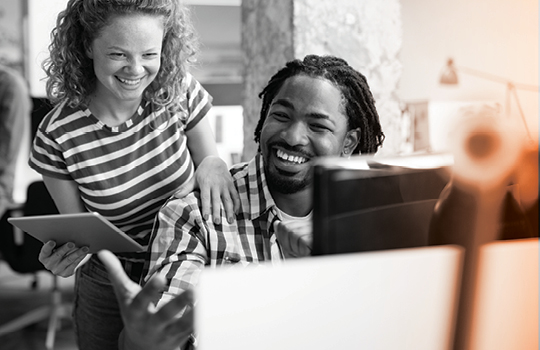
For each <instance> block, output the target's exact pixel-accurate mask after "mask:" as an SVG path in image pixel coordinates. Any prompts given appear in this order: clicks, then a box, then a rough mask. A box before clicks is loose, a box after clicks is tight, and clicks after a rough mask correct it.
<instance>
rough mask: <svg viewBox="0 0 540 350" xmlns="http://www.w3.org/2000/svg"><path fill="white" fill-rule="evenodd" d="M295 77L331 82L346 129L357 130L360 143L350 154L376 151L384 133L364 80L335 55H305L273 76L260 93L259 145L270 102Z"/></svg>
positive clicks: (373, 101)
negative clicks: (340, 98)
mask: <svg viewBox="0 0 540 350" xmlns="http://www.w3.org/2000/svg"><path fill="white" fill-rule="evenodd" d="M296 75H307V76H309V77H313V78H324V79H327V80H328V81H330V82H332V84H334V85H335V86H336V87H337V88H338V89H339V90H340V91H341V93H342V95H343V99H344V101H343V103H344V107H345V114H346V115H347V117H348V130H352V129H356V128H358V129H360V140H359V143H358V146H357V147H356V148H355V149H354V150H353V153H360V154H369V153H375V152H377V149H378V148H379V147H380V146H381V145H382V143H383V141H384V133H383V131H382V128H381V124H380V122H379V114H378V113H377V109H376V108H375V100H374V99H373V95H372V94H371V91H370V89H369V85H368V83H367V80H366V78H365V77H364V76H363V75H362V74H361V73H359V72H358V71H356V70H355V69H354V68H352V67H351V66H349V64H348V63H347V62H346V61H345V60H343V59H341V58H338V57H334V56H317V55H308V56H306V57H305V58H304V59H303V60H299V59H296V60H292V61H290V62H287V64H286V65H285V67H284V68H282V69H281V70H279V71H278V72H277V73H276V74H274V76H273V77H272V78H271V79H270V81H269V82H268V85H266V87H265V88H264V89H263V90H262V92H261V93H260V94H259V98H262V108H261V114H260V119H259V123H258V124H257V127H256V128H255V142H257V143H259V140H260V138H261V131H262V127H263V125H264V121H265V120H266V116H267V114H268V110H269V108H270V104H271V103H272V100H273V99H274V97H276V95H277V94H278V92H279V90H280V89H281V87H282V86H283V83H284V82H285V81H286V80H287V79H288V78H290V77H293V76H296Z"/></svg>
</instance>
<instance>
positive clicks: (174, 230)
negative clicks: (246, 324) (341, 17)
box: [100, 55, 384, 348]
mask: <svg viewBox="0 0 540 350" xmlns="http://www.w3.org/2000/svg"><path fill="white" fill-rule="evenodd" d="M259 96H260V97H261V98H262V99H263V104H262V109H261V115H260V120H259V123H258V125H257V128H256V130H255V141H256V142H257V143H259V150H258V153H257V155H256V156H255V157H254V158H253V159H252V160H251V161H250V162H248V163H243V164H238V165H236V166H234V167H233V168H232V169H231V174H232V176H233V180H234V184H235V186H236V188H237V190H238V193H239V195H240V201H241V205H240V210H239V211H238V213H237V214H236V221H235V222H233V223H228V222H227V220H224V219H223V218H222V220H221V224H219V225H217V224H214V220H203V218H202V214H201V209H200V199H199V195H198V193H196V192H194V193H192V194H190V195H188V196H187V197H183V198H181V196H173V197H172V198H170V199H169V201H168V202H167V203H166V204H165V205H164V206H163V207H162V208H161V210H160V212H159V214H158V216H157V218H156V222H155V226H154V231H153V234H152V238H151V242H150V245H149V247H150V248H149V249H150V252H149V254H151V257H150V259H149V261H150V265H149V267H148V269H147V274H146V278H145V281H144V282H145V283H146V282H148V281H149V280H150V278H151V277H153V276H158V278H156V279H153V281H151V282H150V283H148V284H146V286H145V287H144V289H143V291H142V292H139V291H140V287H139V286H135V285H134V284H132V283H131V282H129V280H125V279H122V277H119V278H115V277H114V276H121V275H122V271H121V270H119V265H117V264H116V266H117V268H116V269H114V268H113V266H115V265H112V264H111V262H110V261H109V260H110V259H111V257H112V256H111V255H109V254H103V253H102V254H101V255H100V256H101V258H102V259H103V260H104V261H105V262H106V265H107V266H108V268H109V269H110V274H111V275H112V277H111V278H112V279H113V280H116V283H115V284H116V286H117V295H118V297H119V298H120V304H121V305H123V316H124V324H125V327H126V328H125V332H124V338H125V342H124V343H123V344H124V345H125V347H126V348H139V347H140V348H147V346H150V345H153V346H157V344H158V343H159V344H163V346H159V347H158V348H162V347H163V348H167V346H166V345H167V344H175V342H177V343H176V344H178V343H180V344H184V343H185V339H187V338H186V337H185V334H189V332H191V329H190V326H189V324H190V320H189V318H190V317H192V315H191V312H187V313H186V314H184V317H182V318H177V317H176V318H175V317H174V315H175V314H176V313H177V311H178V310H180V309H182V308H183V307H184V306H185V305H186V303H189V295H190V293H189V292H188V293H185V291H187V290H190V289H191V288H192V287H193V286H194V285H195V284H196V283H197V281H198V277H199V274H200V272H201V271H202V269H203V268H204V267H205V266H210V267H218V266H222V265H230V264H242V265H248V264H254V263H255V264H257V263H259V262H262V261H272V262H279V261H280V260H282V259H284V258H289V257H299V256H307V255H309V253H310V249H311V248H310V243H311V211H312V204H313V203H312V191H313V188H312V172H311V165H312V162H313V159H315V158H316V157H321V156H339V155H340V156H343V157H348V156H350V155H351V154H353V153H356V154H358V153H362V154H368V153H375V152H376V151H377V149H378V148H379V146H381V144H382V141H383V139H384V135H383V133H382V130H381V126H380V123H379V117H378V114H377V111H376V109H375V103H374V100H373V96H372V94H371V92H370V90H369V87H368V84H367V82H366V79H365V78H364V76H363V75H361V74H360V73H358V72H357V71H355V70H354V69H353V68H352V67H350V66H349V65H348V64H347V62H345V61H344V60H342V59H339V58H336V57H333V56H324V57H320V56H315V55H310V56H307V57H305V58H304V59H303V60H294V61H291V62H288V63H287V65H286V66H285V67H284V68H282V69H281V70H280V71H278V72H277V73H276V74H275V75H274V76H273V77H272V78H271V79H270V81H269V83H268V85H267V86H266V87H265V88H264V90H263V91H262V92H261V93H260V95H259ZM222 215H225V213H224V212H223V211H222ZM112 270H116V271H112ZM156 280H159V281H161V282H160V283H158V282H156ZM123 281H124V282H125V283H124V282H123ZM161 283H163V284H164V285H165V286H164V287H163V286H162V285H161ZM126 284H127V285H126ZM153 293H156V294H158V295H159V296H158V301H157V302H158V305H157V306H158V309H159V310H160V311H158V312H154V311H152V310H151V308H150V309H149V308H148V303H149V302H150V299H152V298H153V296H152V295H153ZM135 295H137V296H136V297H135ZM171 300H172V301H173V302H171ZM173 323H174V324H175V325H174V326H173ZM178 327H182V328H181V329H182V332H179V330H178V329H179V328H178ZM180 333H182V334H180ZM180 339H182V340H180Z"/></svg>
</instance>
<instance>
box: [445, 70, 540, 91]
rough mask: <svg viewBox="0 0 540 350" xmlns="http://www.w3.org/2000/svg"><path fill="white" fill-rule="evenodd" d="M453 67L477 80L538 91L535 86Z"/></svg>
mask: <svg viewBox="0 0 540 350" xmlns="http://www.w3.org/2000/svg"><path fill="white" fill-rule="evenodd" d="M455 67H456V69H457V70H458V71H460V72H463V73H466V74H469V75H474V76H477V77H479V78H484V79H488V80H491V81H496V82H499V83H503V84H506V85H509V84H511V85H512V86H513V87H515V88H516V89H520V90H531V91H538V86H535V85H529V84H521V83H514V82H512V81H511V80H508V79H506V78H503V77H500V76H497V75H494V74H490V73H486V72H482V71H479V70H476V69H472V68H468V67H463V66H455Z"/></svg>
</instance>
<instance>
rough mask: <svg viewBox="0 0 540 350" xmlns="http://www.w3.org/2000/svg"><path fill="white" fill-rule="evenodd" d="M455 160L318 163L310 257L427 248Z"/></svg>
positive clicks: (430, 157) (326, 160) (424, 157)
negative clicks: (437, 205) (432, 223)
mask: <svg viewBox="0 0 540 350" xmlns="http://www.w3.org/2000/svg"><path fill="white" fill-rule="evenodd" d="M452 160H453V159H452V156H450V155H446V154H427V155H426V154H424V155H410V156H403V157H394V158H383V157H380V158H378V157H373V156H353V157H351V158H349V159H346V158H335V157H327V158H321V159H319V160H317V161H316V162H315V164H314V167H313V170H314V186H315V187H314V194H313V195H314V207H313V252H312V254H313V255H326V254H340V253H352V252H366V251H375V250H385V249H398V248H412V247H421V246H427V241H428V231H429V222H430V219H431V215H432V213H433V209H434V206H435V203H436V202H437V199H438V198H439V195H440V193H441V191H442V189H443V188H444V186H445V185H446V184H447V183H448V180H449V177H450V167H451V165H452Z"/></svg>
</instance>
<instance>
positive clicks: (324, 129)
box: [310, 124, 332, 132]
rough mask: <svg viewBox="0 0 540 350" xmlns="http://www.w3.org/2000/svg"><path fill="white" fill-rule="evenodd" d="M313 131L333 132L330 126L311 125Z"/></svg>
mask: <svg viewBox="0 0 540 350" xmlns="http://www.w3.org/2000/svg"><path fill="white" fill-rule="evenodd" d="M310 127H311V129H312V130H314V131H319V132H321V131H332V130H331V129H330V128H329V127H328V126H326V125H323V124H311V125H310Z"/></svg>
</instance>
